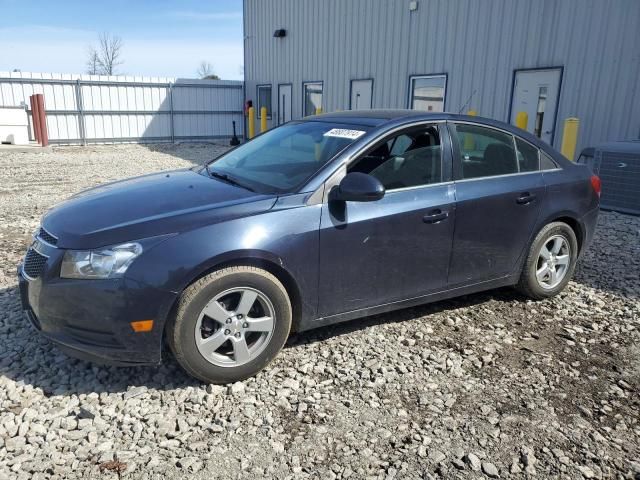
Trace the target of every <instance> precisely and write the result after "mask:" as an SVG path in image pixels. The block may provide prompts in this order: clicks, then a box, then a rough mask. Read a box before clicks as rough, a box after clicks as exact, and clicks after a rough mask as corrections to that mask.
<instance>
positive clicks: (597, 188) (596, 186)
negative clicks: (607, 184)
mask: <svg viewBox="0 0 640 480" xmlns="http://www.w3.org/2000/svg"><path fill="white" fill-rule="evenodd" d="M591 186H592V187H593V191H594V192H596V195H598V197H599V196H600V192H602V182H601V181H600V177H599V176H597V175H591Z"/></svg>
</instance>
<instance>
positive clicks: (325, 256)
mask: <svg viewBox="0 0 640 480" xmlns="http://www.w3.org/2000/svg"><path fill="white" fill-rule="evenodd" d="M442 133H444V135H442ZM446 133H447V132H446V127H445V125H444V123H443V124H440V125H437V124H428V125H427V124H425V125H422V126H419V127H412V128H410V129H406V130H404V131H400V132H398V133H396V134H394V135H392V136H390V137H387V138H386V139H384V140H383V141H381V142H379V143H377V144H376V145H375V146H373V147H372V148H371V149H369V150H368V151H367V152H365V153H364V154H362V155H361V156H360V157H359V158H357V159H356V160H355V161H354V162H352V163H351V165H350V166H349V168H348V171H350V172H361V173H367V174H371V175H373V176H375V177H376V178H378V179H379V180H380V181H381V182H382V183H383V185H384V186H385V188H386V193H385V196H384V197H383V198H382V199H381V200H378V201H375V202H344V203H331V202H330V203H327V202H325V203H324V204H323V205H322V218H321V225H320V284H319V314H320V316H322V317H329V316H331V315H335V314H339V313H345V312H350V311H354V310H359V309H363V308H367V307H374V306H377V305H382V304H385V303H390V302H395V301H400V300H404V299H408V298H413V297H418V296H422V295H425V294H427V293H430V292H433V291H438V290H442V289H444V288H445V286H446V282H447V273H448V269H449V255H450V253H451V240H452V234H453V225H454V221H455V208H454V207H455V196H454V191H453V185H452V182H451V181H449V179H450V148H449V143H448V141H449V138H448V135H447V134H446ZM441 138H443V139H444V140H445V145H444V146H443V145H442V142H441Z"/></svg>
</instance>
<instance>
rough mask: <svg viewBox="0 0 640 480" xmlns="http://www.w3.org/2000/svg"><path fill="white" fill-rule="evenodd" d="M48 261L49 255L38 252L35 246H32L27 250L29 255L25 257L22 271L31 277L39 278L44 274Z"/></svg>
mask: <svg viewBox="0 0 640 480" xmlns="http://www.w3.org/2000/svg"><path fill="white" fill-rule="evenodd" d="M46 263H47V257H45V256H44V255H41V254H40V253H38V252H36V251H35V250H34V249H33V248H30V249H29V250H28V251H27V255H26V256H25V257H24V264H23V265H22V271H23V272H24V273H25V275H26V276H27V277H29V278H32V279H33V278H38V277H39V276H40V275H41V274H42V271H43V270H44V266H45V264H46Z"/></svg>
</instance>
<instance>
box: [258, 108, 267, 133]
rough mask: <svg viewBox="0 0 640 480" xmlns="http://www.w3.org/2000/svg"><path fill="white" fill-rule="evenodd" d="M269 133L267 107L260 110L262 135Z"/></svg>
mask: <svg viewBox="0 0 640 480" xmlns="http://www.w3.org/2000/svg"><path fill="white" fill-rule="evenodd" d="M266 131H267V107H262V108H261V109H260V133H264V132H266Z"/></svg>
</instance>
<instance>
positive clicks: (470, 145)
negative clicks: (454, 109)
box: [462, 110, 478, 152]
mask: <svg viewBox="0 0 640 480" xmlns="http://www.w3.org/2000/svg"><path fill="white" fill-rule="evenodd" d="M467 115H469V116H471V117H475V116H477V115H478V112H476V111H475V110H469V112H467ZM462 148H463V149H464V151H465V152H471V151H473V150H475V148H476V142H475V141H474V140H473V137H472V136H471V135H469V134H468V133H465V135H464V139H463V142H462Z"/></svg>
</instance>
